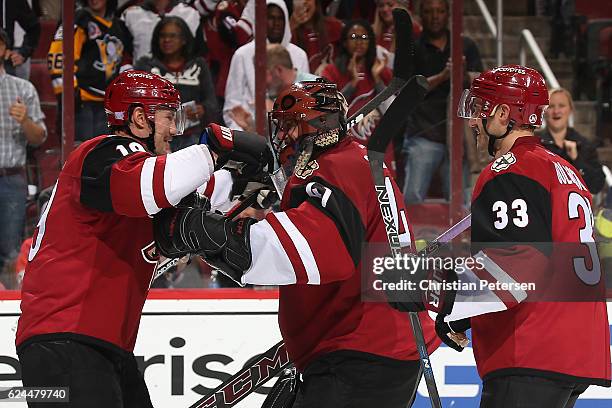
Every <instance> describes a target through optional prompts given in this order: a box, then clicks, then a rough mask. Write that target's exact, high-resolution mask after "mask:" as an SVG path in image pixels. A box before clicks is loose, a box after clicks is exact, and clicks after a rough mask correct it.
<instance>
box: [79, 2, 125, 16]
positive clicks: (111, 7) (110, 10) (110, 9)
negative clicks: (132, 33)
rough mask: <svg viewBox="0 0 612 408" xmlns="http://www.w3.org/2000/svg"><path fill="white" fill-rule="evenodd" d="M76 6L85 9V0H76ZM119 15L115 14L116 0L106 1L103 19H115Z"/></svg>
mask: <svg viewBox="0 0 612 408" xmlns="http://www.w3.org/2000/svg"><path fill="white" fill-rule="evenodd" d="M77 5H80V6H81V7H87V0H77ZM116 15H119V14H118V13H117V0H106V13H105V17H107V18H108V17H110V18H112V17H115V16H116Z"/></svg>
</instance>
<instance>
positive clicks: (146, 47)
mask: <svg viewBox="0 0 612 408" xmlns="http://www.w3.org/2000/svg"><path fill="white" fill-rule="evenodd" d="M164 16H176V17H180V18H182V19H183V20H185V22H186V23H187V26H189V30H190V31H191V35H192V36H193V37H194V38H195V41H196V44H195V52H196V53H200V52H202V51H203V48H204V39H203V38H202V27H201V26H200V16H199V14H198V12H197V11H196V10H195V9H194V8H192V7H189V6H188V5H186V4H184V3H181V2H179V1H178V0H146V1H145V2H144V4H142V5H139V6H131V7H128V8H127V9H126V10H125V11H124V12H123V14H122V15H121V19H122V20H123V21H124V22H125V25H126V27H127V29H128V30H129V32H130V34H131V35H132V37H133V41H134V47H133V48H134V61H138V60H139V59H140V58H142V57H144V56H150V55H151V37H152V35H153V27H155V25H156V24H157V23H158V22H159V20H161V19H162V17H164Z"/></svg>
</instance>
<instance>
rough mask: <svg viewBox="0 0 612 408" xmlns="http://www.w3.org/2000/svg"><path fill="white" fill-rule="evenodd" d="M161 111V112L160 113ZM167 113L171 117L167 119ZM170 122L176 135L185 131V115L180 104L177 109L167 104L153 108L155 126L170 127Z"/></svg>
mask: <svg viewBox="0 0 612 408" xmlns="http://www.w3.org/2000/svg"><path fill="white" fill-rule="evenodd" d="M162 112H163V114H162ZM168 113H170V114H171V117H170V118H169V119H168V116H167V115H168ZM172 122H174V124H175V126H176V135H177V136H178V135H182V134H183V132H184V131H185V124H186V122H187V115H186V113H185V110H184V109H183V107H182V106H181V105H179V107H178V109H175V108H174V107H169V106H157V109H156V110H155V126H168V127H172Z"/></svg>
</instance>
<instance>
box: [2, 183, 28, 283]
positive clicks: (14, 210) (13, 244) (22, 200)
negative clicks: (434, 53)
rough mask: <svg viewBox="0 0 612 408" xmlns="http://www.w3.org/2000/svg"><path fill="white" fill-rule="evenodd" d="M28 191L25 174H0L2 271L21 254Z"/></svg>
mask: <svg viewBox="0 0 612 408" xmlns="http://www.w3.org/2000/svg"><path fill="white" fill-rule="evenodd" d="M27 192H28V184H27V181H26V177H25V174H15V175H11V176H0V272H2V271H3V269H4V267H5V265H6V264H7V263H8V262H10V261H12V260H14V259H15V258H16V257H17V255H18V254H19V249H20V248H21V243H22V241H23V230H24V225H25V207H26V199H27Z"/></svg>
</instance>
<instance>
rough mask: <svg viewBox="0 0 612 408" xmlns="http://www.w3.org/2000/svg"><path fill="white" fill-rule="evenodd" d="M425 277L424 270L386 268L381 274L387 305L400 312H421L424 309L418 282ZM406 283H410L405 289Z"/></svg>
mask: <svg viewBox="0 0 612 408" xmlns="http://www.w3.org/2000/svg"><path fill="white" fill-rule="evenodd" d="M424 277H425V271H422V270H416V271H414V270H408V269H398V268H393V269H386V270H385V271H384V272H383V274H382V281H383V284H384V285H385V295H386V296H387V301H388V302H389V305H390V306H391V307H392V308H394V309H396V310H399V311H400V312H422V311H424V310H425V304H424V303H423V293H422V292H423V291H422V290H421V289H420V288H419V282H420V281H421V280H423V279H424ZM406 283H408V285H410V288H409V289H407V288H406V286H408V285H406Z"/></svg>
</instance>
